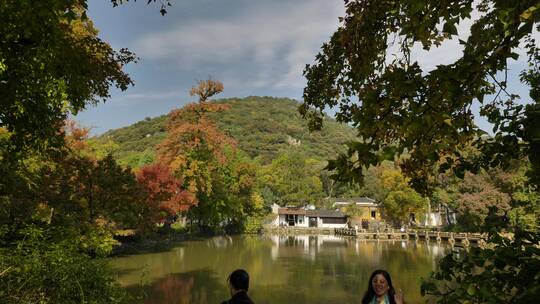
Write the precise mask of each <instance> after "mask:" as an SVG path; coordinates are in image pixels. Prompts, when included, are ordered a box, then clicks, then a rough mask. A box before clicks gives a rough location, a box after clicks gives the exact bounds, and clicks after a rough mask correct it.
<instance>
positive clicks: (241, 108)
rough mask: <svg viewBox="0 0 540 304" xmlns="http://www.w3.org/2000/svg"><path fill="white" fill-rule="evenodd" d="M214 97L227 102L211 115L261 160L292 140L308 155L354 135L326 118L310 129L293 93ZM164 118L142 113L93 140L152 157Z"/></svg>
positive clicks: (139, 161)
mask: <svg viewBox="0 0 540 304" xmlns="http://www.w3.org/2000/svg"><path fill="white" fill-rule="evenodd" d="M216 102H220V103H228V104H230V105H231V108H230V109H229V110H227V111H225V112H221V113H212V114H211V115H210V116H211V118H212V119H213V120H214V121H215V122H216V123H217V125H218V126H219V127H220V128H221V129H222V130H225V131H226V132H227V133H228V134H230V135H231V136H232V137H233V138H235V139H236V140H237V141H238V148H240V149H241V150H243V151H245V152H246V153H247V154H248V155H249V156H250V157H252V158H256V157H258V158H259V159H261V161H262V162H263V163H266V162H268V161H270V160H271V159H272V158H274V157H275V156H276V155H277V153H278V151H280V150H281V149H284V148H286V147H288V146H290V145H294V144H296V145H299V146H300V147H301V148H302V150H303V151H304V152H305V153H306V155H307V156H309V157H313V158H317V159H321V160H323V159H328V158H333V157H334V156H335V154H336V152H337V151H344V149H345V148H344V146H343V143H345V142H347V141H350V140H352V139H354V138H355V133H354V130H353V129H352V128H350V127H348V126H347V125H343V124H340V123H337V122H335V121H334V120H332V119H330V118H327V119H326V123H325V125H324V128H323V129H322V130H321V131H317V132H309V131H308V128H307V123H306V121H305V120H303V119H302V118H301V117H300V115H299V114H298V111H297V107H298V105H299V103H298V102H297V101H295V100H292V99H287V98H272V97H246V98H242V99H238V98H231V99H220V100H217V101H216ZM166 124H167V115H162V116H159V117H155V118H146V119H145V120H142V121H139V122H137V123H135V124H133V125H131V126H128V127H124V128H120V129H116V130H110V131H108V132H106V133H104V134H103V135H101V136H99V137H97V138H95V139H94V140H95V142H97V143H98V144H104V143H106V142H108V141H113V142H114V143H116V144H117V145H118V146H117V148H116V149H115V150H114V154H115V156H116V157H117V158H118V159H119V160H120V162H121V163H124V164H128V165H131V166H134V167H137V166H140V165H143V164H145V163H149V162H151V161H152V159H153V158H154V155H155V152H154V148H155V146H156V145H157V144H158V143H159V142H161V141H162V140H163V139H164V138H165V135H166V133H165V132H166Z"/></svg>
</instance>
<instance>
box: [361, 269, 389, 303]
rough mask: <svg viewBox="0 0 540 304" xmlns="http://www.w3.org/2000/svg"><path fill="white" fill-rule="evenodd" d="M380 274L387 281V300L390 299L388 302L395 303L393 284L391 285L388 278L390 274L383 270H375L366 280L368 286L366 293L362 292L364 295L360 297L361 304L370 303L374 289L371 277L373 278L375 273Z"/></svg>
mask: <svg viewBox="0 0 540 304" xmlns="http://www.w3.org/2000/svg"><path fill="white" fill-rule="evenodd" d="M378 274H382V275H383V277H384V278H385V279H386V282H388V300H389V301H390V304H396V300H394V294H395V291H394V286H392V279H391V278H390V274H389V273H388V272H387V271H385V270H381V269H378V270H375V271H374V272H373V273H372V274H371V276H370V277H369V281H368V288H367V291H366V293H365V294H364V297H363V298H362V304H369V303H371V300H372V299H373V297H374V296H375V290H373V283H372V282H373V278H375V276H376V275H378Z"/></svg>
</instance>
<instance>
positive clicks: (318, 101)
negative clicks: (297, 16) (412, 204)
mask: <svg viewBox="0 0 540 304" xmlns="http://www.w3.org/2000/svg"><path fill="white" fill-rule="evenodd" d="M345 6H346V14H345V17H343V18H340V20H341V26H340V27H339V28H338V30H337V31H336V32H335V33H334V34H333V35H332V37H331V39H330V41H329V42H327V43H325V44H324V45H323V46H322V50H321V52H320V53H319V54H318V55H317V56H316V59H315V63H314V64H312V65H308V66H307V67H306V69H305V71H304V74H305V76H306V78H307V86H306V88H305V89H304V104H303V105H302V106H301V107H300V111H301V113H302V114H303V116H304V117H306V118H309V119H310V124H311V127H313V128H318V127H320V125H321V122H322V120H321V118H322V115H323V110H324V109H325V108H326V107H337V108H338V111H337V113H336V118H337V120H338V121H341V122H345V123H349V124H352V125H353V126H355V127H356V129H357V131H358V135H359V136H360V137H361V138H363V139H364V140H363V141H362V142H356V143H352V144H350V146H349V152H348V153H347V154H344V155H342V156H340V157H339V158H338V159H337V160H334V161H333V162H331V163H330V164H329V167H330V168H332V169H333V168H335V169H337V170H338V171H337V172H338V174H337V175H336V176H339V177H341V178H343V179H351V178H361V177H362V168H365V167H368V165H372V164H377V163H380V162H381V161H382V160H383V159H392V158H393V157H394V155H395V154H396V153H397V154H402V153H404V152H407V153H408V154H409V155H410V158H408V159H407V160H406V161H404V162H402V164H401V166H402V169H403V171H404V172H405V173H406V174H407V175H408V176H409V177H410V178H412V182H413V185H414V186H415V187H416V189H417V190H419V191H421V192H425V191H428V190H427V188H428V186H427V176H428V175H429V168H431V167H432V166H433V165H435V164H437V163H442V165H441V169H448V168H453V169H455V171H456V172H457V173H458V174H459V175H461V176H462V174H463V172H464V171H465V169H468V170H475V169H478V168H479V167H488V166H494V165H499V164H503V165H504V164H505V163H506V161H507V160H509V159H512V158H518V157H519V156H520V155H523V154H525V155H528V157H529V159H530V160H531V162H532V163H533V167H532V170H531V174H532V181H533V182H536V183H537V184H539V183H538V181H539V179H538V175H539V174H538V172H539V171H540V133H539V132H540V131H539V130H540V116H539V115H540V91H539V87H540V86H539V83H540V70H539V68H540V64H539V63H540V56H539V49H538V48H537V46H536V45H537V43H536V41H535V39H534V37H533V31H534V30H536V31H537V30H538V26H539V25H538V21H539V20H540V10H539V9H538V8H540V3H539V2H538V1H495V0H483V1H472V0H464V1H448V0H443V1H426V0H407V1H379V0H376V1H375V0H373V1H372V0H363V1H348V0H346V1H345ZM468 23H472V25H471V26H470V28H469V29H470V35H469V36H468V38H467V39H466V40H461V39H459V38H460V36H459V34H460V33H458V29H459V28H463V27H466V26H467V24H468ZM450 39H459V43H460V45H461V46H462V49H463V53H462V55H461V56H460V57H459V58H458V59H457V60H455V61H454V62H451V63H448V64H439V65H437V66H436V67H434V68H432V69H431V68H426V67H423V66H422V64H421V63H419V61H418V60H417V59H415V58H414V57H413V56H412V55H411V54H413V53H414V50H415V48H419V47H422V48H423V49H424V50H426V51H427V52H428V54H429V53H430V52H433V51H434V50H435V49H436V48H437V47H439V46H441V45H442V44H443V43H445V42H446V41H448V40H450ZM392 50H397V51H396V52H395V54H392ZM522 50H523V51H524V53H523V51H522ZM523 58H525V60H526V61H527V62H528V65H527V66H525V67H524V69H523V70H522V71H521V73H520V76H519V81H521V82H522V83H524V84H525V85H528V86H530V92H529V94H530V98H531V99H532V103H530V104H527V105H524V100H525V98H524V97H523V96H521V97H520V96H517V95H515V94H512V93H511V88H510V87H509V86H508V84H509V83H510V79H508V73H507V71H508V66H509V62H510V61H511V60H518V59H523ZM516 80H517V79H516ZM474 103H479V105H480V115H481V116H484V117H485V118H486V119H487V120H488V121H489V122H490V123H492V124H493V126H494V127H493V130H492V131H493V136H490V137H489V138H486V137H485V136H481V135H482V133H483V132H481V130H479V129H478V127H477V126H476V123H475V120H474V116H473V113H472V110H471V107H472V105H473V104H474ZM470 142H473V143H474V145H475V146H477V147H478V148H479V149H480V150H481V151H482V152H484V153H483V154H482V158H481V159H478V160H475V161H474V162H471V161H468V160H466V159H465V158H464V157H462V156H461V155H460V154H459V148H460V147H462V146H464V145H466V144H468V143H470ZM354 156H358V157H354Z"/></svg>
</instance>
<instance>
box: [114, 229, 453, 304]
mask: <svg viewBox="0 0 540 304" xmlns="http://www.w3.org/2000/svg"><path fill="white" fill-rule="evenodd" d="M446 251H447V247H444V246H440V245H438V244H437V243H433V242H432V243H425V242H414V241H400V240H395V241H366V240H356V239H353V238H342V237H336V236H331V235H322V236H313V235H305V236H304V235H300V236H278V235H270V236H237V237H228V236H227V237H215V238H209V239H203V240H197V241H188V242H184V243H181V244H180V245H179V246H177V247H175V248H173V249H171V250H170V251H167V252H160V253H151V254H140V255H134V256H128V257H121V258H116V259H114V260H113V261H112V263H113V265H114V266H115V267H116V268H117V269H118V270H119V275H118V280H119V282H120V283H121V284H122V285H123V286H126V287H127V288H128V290H130V291H131V292H132V293H134V294H137V295H141V294H146V295H147V298H146V299H145V300H144V303H152V304H161V303H201V304H206V303H220V301H222V300H224V299H226V298H227V287H226V282H225V280H226V278H227V276H228V274H229V273H230V272H231V271H232V270H234V269H236V268H244V269H246V270H247V271H248V272H249V273H250V275H251V282H252V285H251V288H250V294H251V297H252V298H253V299H254V301H255V302H256V303H296V304H300V303H328V302H341V303H358V302H359V300H360V298H361V294H362V293H363V292H364V290H365V288H366V286H367V280H368V279H369V275H370V274H371V272H372V271H373V270H374V269H376V268H384V269H388V270H389V271H390V273H391V274H392V276H393V280H394V282H395V283H394V285H396V286H399V287H400V288H402V289H403V290H405V291H406V296H407V299H408V302H409V303H417V302H421V298H420V294H419V286H420V278H421V277H423V276H427V275H428V274H429V272H430V271H431V270H432V269H433V267H434V265H435V263H436V260H437V259H438V258H439V257H441V256H442V255H443V254H444V253H445V252H446Z"/></svg>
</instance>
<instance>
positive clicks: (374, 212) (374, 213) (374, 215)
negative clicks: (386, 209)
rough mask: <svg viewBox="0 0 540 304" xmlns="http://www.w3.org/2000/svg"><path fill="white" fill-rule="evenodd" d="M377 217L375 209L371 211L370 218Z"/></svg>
mask: <svg viewBox="0 0 540 304" xmlns="http://www.w3.org/2000/svg"><path fill="white" fill-rule="evenodd" d="M376 217H377V211H371V218H372V219H375V218H376Z"/></svg>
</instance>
